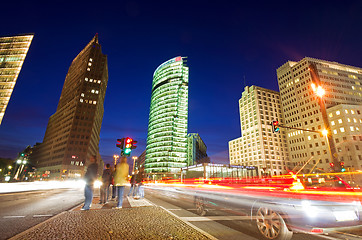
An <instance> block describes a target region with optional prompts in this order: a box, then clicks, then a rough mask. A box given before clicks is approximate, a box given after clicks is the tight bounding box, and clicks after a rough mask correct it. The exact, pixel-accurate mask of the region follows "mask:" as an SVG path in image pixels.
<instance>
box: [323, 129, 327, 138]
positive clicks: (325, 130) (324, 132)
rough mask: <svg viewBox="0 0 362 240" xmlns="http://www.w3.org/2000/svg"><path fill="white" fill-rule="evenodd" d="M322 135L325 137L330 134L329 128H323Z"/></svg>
mask: <svg viewBox="0 0 362 240" xmlns="http://www.w3.org/2000/svg"><path fill="white" fill-rule="evenodd" d="M322 135H323V136H325V137H327V135H328V130H327V129H323V130H322Z"/></svg>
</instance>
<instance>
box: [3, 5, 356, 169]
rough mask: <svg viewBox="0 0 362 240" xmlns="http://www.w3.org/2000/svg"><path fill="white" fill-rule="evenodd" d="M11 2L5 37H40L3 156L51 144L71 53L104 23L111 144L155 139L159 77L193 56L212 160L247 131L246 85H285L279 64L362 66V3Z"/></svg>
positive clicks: (106, 138)
mask: <svg viewBox="0 0 362 240" xmlns="http://www.w3.org/2000/svg"><path fill="white" fill-rule="evenodd" d="M34 2H37V1H24V2H21V1H20V2H19V1H4V2H2V3H1V9H2V11H1V12H2V13H1V16H2V17H1V19H2V23H1V28H0V36H9V35H16V34H23V33H34V34H35V36H34V39H33V42H32V44H31V46H30V50H29V52H28V55H27V57H26V59H25V62H24V65H23V68H22V70H21V72H20V75H19V78H18V80H17V83H16V85H15V89H14V91H13V94H12V96H11V99H10V102H9V105H8V107H7V110H6V112H5V117H4V119H3V122H2V124H1V126H0V157H7V158H15V157H16V156H17V153H18V152H20V151H22V150H23V149H24V148H25V147H26V146H28V145H31V146H32V145H34V144H35V143H36V142H42V141H43V137H44V134H45V130H46V126H47V123H48V119H49V117H50V116H51V115H52V114H54V113H55V110H56V107H57V104H58V101H59V97H60V93H61V90H62V87H63V84H64V79H65V76H66V73H67V71H68V68H69V66H70V64H71V62H72V60H73V59H74V58H75V57H76V56H77V54H78V53H79V52H80V51H81V50H82V49H83V48H84V47H85V46H86V44H87V43H88V42H89V41H90V40H91V39H92V38H93V36H94V35H95V34H96V33H98V35H99V42H100V44H101V45H102V51H103V53H104V54H107V55H108V68H109V81H108V87H107V92H106V98H105V106H104V109H105V112H104V117H103V124H102V129H101V140H100V153H101V155H102V157H103V159H104V160H105V161H106V162H110V161H112V156H113V154H119V149H118V148H116V147H115V144H116V139H117V138H121V137H126V136H129V137H133V138H134V139H135V140H138V144H137V145H138V148H137V149H135V150H134V151H133V154H134V155H135V156H139V155H140V154H141V153H142V151H143V150H144V149H145V147H146V138H147V126H148V114H149V107H150V99H151V85H152V75H153V72H154V70H155V69H156V68H157V67H158V66H159V65H160V64H161V63H163V62H165V61H166V60H168V59H170V58H173V57H175V56H187V57H188V66H189V72H190V75H189V122H188V132H190V133H193V132H197V133H199V134H200V136H201V138H202V139H203V140H204V142H205V144H206V145H207V148H208V150H207V152H208V155H209V156H210V158H211V161H212V162H216V163H228V141H230V140H232V139H235V138H238V137H240V136H241V133H240V120H239V112H238V100H239V99H240V97H241V94H242V92H243V90H244V86H245V85H257V86H261V87H264V88H268V89H272V90H278V83H277V77H276V69H277V68H278V67H280V66H281V65H282V64H284V63H285V62H286V61H288V60H292V61H299V60H301V59H302V58H303V57H305V56H308V57H313V58H319V59H324V60H329V61H336V62H339V63H343V64H348V65H352V66H357V67H362V31H361V29H362V13H361V12H362V11H361V10H362V2H361V1H310V2H308V1H300V3H296V2H298V1H265V2H263V1H251V2H252V3H243V1H238V0H235V1H197V0H194V1H150V0H147V1H114V2H107V1H97V2H94V1H69V2H68V1H42V3H41V4H40V3H34Z"/></svg>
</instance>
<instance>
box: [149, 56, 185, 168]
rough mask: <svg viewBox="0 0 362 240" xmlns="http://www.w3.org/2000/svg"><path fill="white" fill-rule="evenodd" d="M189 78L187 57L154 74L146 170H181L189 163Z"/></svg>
mask: <svg viewBox="0 0 362 240" xmlns="http://www.w3.org/2000/svg"><path fill="white" fill-rule="evenodd" d="M188 82H189V68H188V67H187V66H186V58H185V57H175V58H172V59H170V60H168V61H166V62H164V63H163V64H161V65H160V66H159V67H158V68H157V69H156V71H155V72H154V74H153V82H152V95H151V107H150V115H149V123H148V135H147V147H146V162H145V172H146V173H156V174H157V173H160V174H161V173H162V174H166V173H171V174H172V173H179V172H180V168H181V167H185V166H186V165H187V115H188Z"/></svg>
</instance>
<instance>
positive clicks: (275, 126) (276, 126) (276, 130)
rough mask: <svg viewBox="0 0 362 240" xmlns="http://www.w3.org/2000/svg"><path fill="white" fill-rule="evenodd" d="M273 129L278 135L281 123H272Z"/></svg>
mask: <svg viewBox="0 0 362 240" xmlns="http://www.w3.org/2000/svg"><path fill="white" fill-rule="evenodd" d="M271 125H272V128H273V133H277V132H279V122H278V121H273V122H272V123H271Z"/></svg>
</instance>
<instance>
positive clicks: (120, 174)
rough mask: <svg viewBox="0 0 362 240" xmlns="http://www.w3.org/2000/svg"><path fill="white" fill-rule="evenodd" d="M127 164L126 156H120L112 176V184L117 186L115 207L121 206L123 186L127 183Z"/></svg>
mask: <svg viewBox="0 0 362 240" xmlns="http://www.w3.org/2000/svg"><path fill="white" fill-rule="evenodd" d="M128 172H129V165H128V164H127V157H124V156H123V157H121V162H120V163H119V164H117V169H116V173H115V176H114V185H115V186H116V187H117V195H118V203H117V207H115V209H120V208H122V203H123V192H124V187H125V186H126V184H127V183H128Z"/></svg>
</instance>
